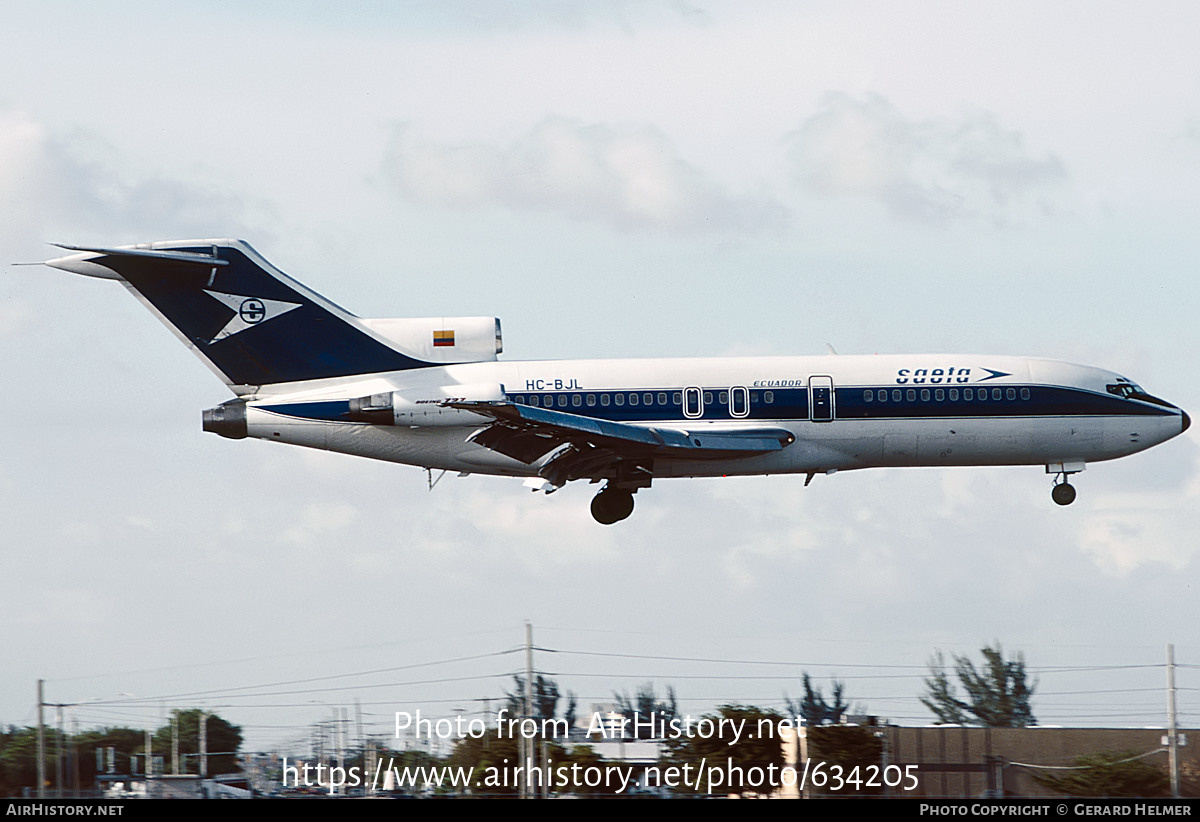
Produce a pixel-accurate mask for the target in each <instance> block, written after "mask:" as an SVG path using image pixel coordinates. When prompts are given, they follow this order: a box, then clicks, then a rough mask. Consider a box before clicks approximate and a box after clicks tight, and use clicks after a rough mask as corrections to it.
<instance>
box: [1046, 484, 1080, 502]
mask: <svg viewBox="0 0 1200 822" xmlns="http://www.w3.org/2000/svg"><path fill="white" fill-rule="evenodd" d="M1050 498H1051V499H1052V500H1054V501H1055V502H1057V503H1058V504H1059V505H1070V504H1071V503H1072V502H1074V501H1075V486H1074V485H1071V484H1070V483H1067V482H1060V483H1059V484H1058V485H1056V486H1054V490H1053V491H1051V492H1050Z"/></svg>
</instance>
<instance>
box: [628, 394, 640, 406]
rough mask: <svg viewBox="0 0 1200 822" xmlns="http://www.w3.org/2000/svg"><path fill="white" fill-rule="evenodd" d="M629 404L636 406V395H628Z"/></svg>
mask: <svg viewBox="0 0 1200 822" xmlns="http://www.w3.org/2000/svg"><path fill="white" fill-rule="evenodd" d="M629 404H630V405H637V404H638V397H637V394H634V393H630V395H629Z"/></svg>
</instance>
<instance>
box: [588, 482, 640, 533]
mask: <svg viewBox="0 0 1200 822" xmlns="http://www.w3.org/2000/svg"><path fill="white" fill-rule="evenodd" d="M632 513H633V492H632V491H630V490H628V489H626V488H614V487H613V486H612V485H611V484H609V485H606V486H604V490H603V491H601V492H600V493H599V494H597V495H596V496H595V497H593V498H592V517H593V518H594V519H595V520H596V522H598V523H600V524H601V525H612V524H613V523H614V522H620V521H621V520H623V519H625V518H626V517H628V516H629V515H630V514H632Z"/></svg>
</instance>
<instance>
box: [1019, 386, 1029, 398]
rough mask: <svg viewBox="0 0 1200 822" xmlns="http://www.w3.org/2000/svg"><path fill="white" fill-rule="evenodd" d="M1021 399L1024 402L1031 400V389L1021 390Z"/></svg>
mask: <svg viewBox="0 0 1200 822" xmlns="http://www.w3.org/2000/svg"><path fill="white" fill-rule="evenodd" d="M1021 399H1023V400H1027V399H1029V389H1028V388H1022V389H1021Z"/></svg>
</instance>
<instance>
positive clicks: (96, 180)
mask: <svg viewBox="0 0 1200 822" xmlns="http://www.w3.org/2000/svg"><path fill="white" fill-rule="evenodd" d="M245 210H246V209H245V205H244V204H243V203H242V202H241V201H240V200H238V198H236V197H234V196H232V195H229V194H224V193H217V192H216V191H214V190H213V189H212V188H210V187H208V186H206V185H201V184H198V183H196V182H192V181H188V180H185V179H183V178H182V177H179V176H174V175H163V174H158V173H156V172H154V171H153V170H148V169H145V168H141V167H137V166H136V165H135V164H134V163H133V162H132V161H130V160H129V159H128V158H124V157H121V156H120V155H119V154H117V153H116V152H114V151H113V150H112V148H111V147H110V146H109V145H108V144H107V143H106V142H105V141H103V140H100V139H97V138H95V137H93V136H89V135H88V134H85V133H83V132H79V131H76V132H73V133H69V134H68V133H56V132H54V131H53V130H52V129H50V128H48V127H47V126H46V125H44V124H43V123H41V122H39V121H37V120H36V119H34V118H33V117H31V116H30V115H28V114H27V113H25V112H23V111H15V110H3V109H0V242H5V243H7V244H10V245H15V246H18V247H21V246H29V244H30V243H40V242H43V241H47V240H66V241H75V240H78V239H80V235H85V236H106V237H111V238H114V239H113V242H116V241H117V240H120V239H122V238H128V237H129V236H131V232H132V233H134V234H139V233H140V232H144V234H139V236H138V237H137V239H139V240H145V239H147V238H149V239H165V238H182V237H190V236H211V234H213V233H214V232H219V233H220V234H221V235H222V236H223V235H225V234H229V233H231V232H236V231H241V230H242V228H243V227H244V226H245V221H244V220H243V219H242V218H241V216H240V215H241V214H242V213H243V212H244V211H245ZM66 235H69V236H66Z"/></svg>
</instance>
